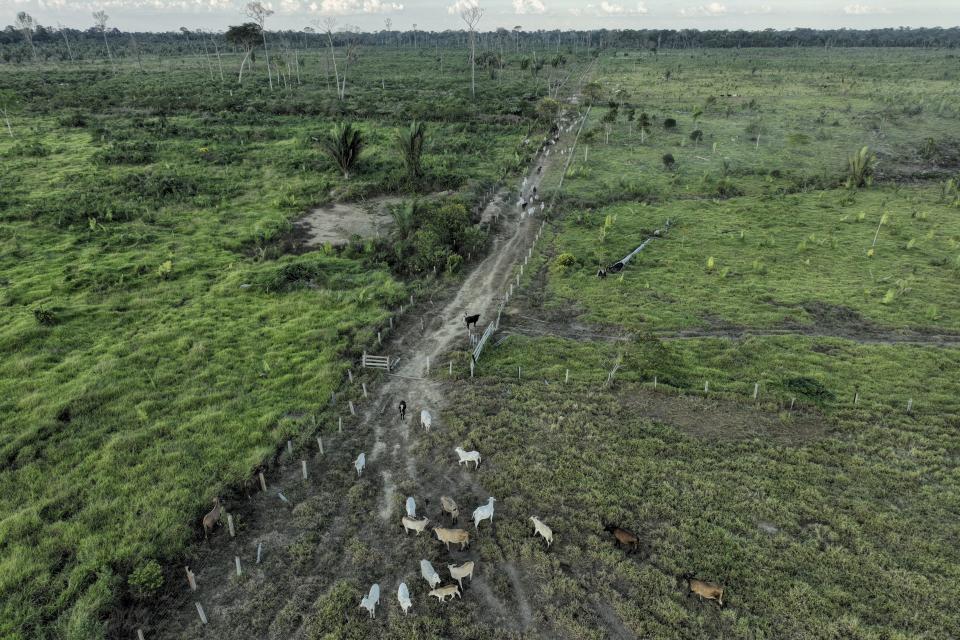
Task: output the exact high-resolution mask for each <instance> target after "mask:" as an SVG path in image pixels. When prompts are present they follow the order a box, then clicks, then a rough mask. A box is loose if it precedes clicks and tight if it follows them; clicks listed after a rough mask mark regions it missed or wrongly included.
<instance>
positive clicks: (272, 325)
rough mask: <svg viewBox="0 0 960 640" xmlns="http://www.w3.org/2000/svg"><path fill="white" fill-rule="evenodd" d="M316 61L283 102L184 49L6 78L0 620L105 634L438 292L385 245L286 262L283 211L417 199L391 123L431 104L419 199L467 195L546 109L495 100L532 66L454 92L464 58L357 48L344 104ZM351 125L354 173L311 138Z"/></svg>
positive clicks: (315, 424) (521, 150) (495, 171)
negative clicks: (440, 59)
mask: <svg viewBox="0 0 960 640" xmlns="http://www.w3.org/2000/svg"><path fill="white" fill-rule="evenodd" d="M452 57H453V56H451V58H452ZM322 61H323V56H321V55H319V54H316V55H310V56H307V57H306V58H305V71H304V85H303V86H302V87H299V88H293V89H290V90H285V91H279V90H278V91H276V92H273V93H269V92H268V91H267V90H266V89H265V88H264V85H265V84H266V78H262V77H253V76H251V78H250V80H249V81H246V82H245V84H244V85H243V87H235V86H232V85H231V86H227V87H221V86H219V83H213V82H209V81H208V80H207V79H206V77H205V70H204V69H203V67H198V66H197V61H196V60H190V61H184V60H173V61H171V60H169V59H165V60H163V61H162V62H161V61H157V62H156V66H155V65H154V63H153V61H150V60H147V61H146V62H145V66H146V68H147V72H146V73H144V74H139V73H136V72H135V71H134V70H133V68H132V67H129V66H128V67H126V68H124V69H123V70H122V71H121V73H120V74H118V75H112V74H110V73H107V72H106V71H105V70H103V69H98V68H97V65H96V64H94V65H77V66H76V68H72V69H65V68H61V67H44V68H42V69H40V70H35V69H32V68H18V69H11V70H10V72H9V73H6V74H4V77H3V79H2V80H0V94H3V95H16V96H17V100H14V101H12V102H11V103H10V112H11V120H12V124H13V127H14V133H15V136H16V138H14V139H10V138H9V137H2V138H0V185H2V187H3V189H2V195H0V220H2V227H0V274H2V278H0V305H2V306H3V307H4V308H5V309H6V310H7V313H6V314H5V318H6V322H4V324H3V326H2V327H0V353H2V354H3V358H2V359H0V398H2V399H0V414H2V415H3V416H4V419H3V421H2V425H0V442H2V443H3V444H2V447H0V459H2V461H3V463H2V464H0V482H2V484H3V486H4V487H5V490H4V491H3V494H2V496H0V550H2V553H0V556H2V558H3V560H2V562H0V568H2V570H3V571H2V577H0V603H2V604H0V636H2V637H4V638H24V639H25V638H45V637H64V638H84V639H87V638H93V637H100V636H102V634H103V632H104V622H103V620H104V619H105V618H106V617H107V616H108V615H109V614H110V613H111V611H112V610H113V608H114V607H119V606H121V605H122V604H123V603H125V602H126V603H129V602H130V601H131V599H132V598H133V597H134V594H133V593H131V590H130V589H129V588H128V585H127V577H128V575H130V574H131V573H132V572H133V571H134V570H135V569H137V568H138V567H139V566H142V565H144V564H145V563H146V562H148V561H149V560H152V559H157V560H160V561H161V562H164V561H165V560H168V559H169V558H172V557H174V556H176V555H177V554H178V553H179V552H180V551H181V550H182V549H184V548H185V546H186V545H187V544H189V543H190V542H191V541H192V540H193V539H194V538H195V537H196V535H197V531H198V526H197V518H198V517H199V516H200V514H202V513H203V512H204V511H205V510H206V509H207V508H208V505H209V503H210V500H211V499H212V498H213V496H214V495H217V494H218V493H219V492H221V491H222V490H223V489H224V487H226V486H229V485H233V484H237V483H239V482H241V481H243V480H244V479H246V478H247V477H248V475H249V473H250V469H251V468H253V467H254V466H255V465H257V464H258V463H260V462H262V461H264V460H265V459H268V458H269V457H271V455H272V454H273V453H274V452H275V451H276V449H277V447H278V444H279V443H281V442H282V441H284V440H286V439H287V438H290V437H297V436H302V437H308V436H309V435H310V434H311V432H313V431H315V430H317V429H318V428H319V429H323V428H330V425H333V424H335V420H334V418H333V416H332V414H330V412H329V410H328V406H327V402H328V399H329V398H330V396H331V393H332V392H333V391H334V390H336V389H337V388H338V387H339V385H340V381H341V379H342V378H343V374H344V372H345V369H346V367H347V366H349V363H350V362H351V361H352V360H353V359H354V358H355V357H356V356H357V355H358V354H359V352H360V351H361V350H363V349H364V348H367V347H369V346H371V345H373V344H374V340H375V339H376V329H377V327H379V326H383V325H385V324H386V318H387V316H388V315H389V314H391V313H393V311H394V310H395V309H396V307H397V306H398V304H400V303H401V302H403V301H404V300H405V299H407V297H408V295H409V294H410V293H411V292H415V291H416V290H418V289H420V288H423V287H431V286H433V285H432V284H431V282H430V281H429V280H425V281H408V282H403V281H400V280H399V279H398V278H397V277H396V276H395V275H394V273H393V272H392V271H391V270H390V268H389V267H388V266H387V264H386V263H385V262H384V261H383V259H382V255H381V254H382V251H381V247H380V246H379V245H378V244H377V243H376V242H372V241H371V242H360V243H351V244H350V245H349V246H347V247H346V248H344V249H341V250H335V251H329V250H327V251H320V252H314V253H311V254H308V255H306V256H300V257H294V256H288V255H284V254H283V244H282V242H281V241H282V239H283V237H284V235H285V234H287V233H289V232H290V231H291V225H292V221H293V220H294V219H296V218H297V217H298V216H299V215H301V214H302V213H303V212H304V211H305V210H307V209H309V208H310V207H313V206H316V205H318V204H323V203H325V202H328V201H330V200H333V199H338V200H340V199H363V198H367V197H370V196H375V195H380V194H385V193H388V194H398V195H405V196H411V195H413V193H414V189H413V188H412V185H410V184H409V183H408V181H407V180H406V179H405V171H404V169H403V165H402V161H401V159H400V157H399V156H398V155H397V154H396V152H395V151H394V149H393V142H392V140H393V136H394V134H395V132H396V131H399V130H401V129H402V128H404V127H407V126H408V125H409V121H410V119H412V118H413V117H415V116H417V115H419V116H420V117H422V118H423V119H425V120H426V121H427V122H426V126H427V132H428V144H427V148H426V150H425V155H424V165H425V167H424V168H425V173H426V175H427V178H426V179H425V182H424V183H423V184H422V185H420V188H421V190H423V191H437V190H450V191H451V193H452V194H453V195H452V196H451V198H454V199H459V200H462V201H465V202H466V203H468V204H470V203H473V202H475V200H476V194H477V193H478V192H479V190H480V189H481V188H483V187H484V186H486V185H490V184H492V183H494V182H496V181H497V180H499V179H501V178H502V177H503V176H505V175H507V174H509V173H510V172H511V171H512V170H514V169H515V168H516V167H517V166H518V164H519V163H520V162H522V161H523V160H524V159H525V157H526V155H527V153H529V152H528V151H526V147H525V146H524V145H523V144H522V140H523V139H524V138H525V137H527V136H531V135H535V134H536V132H537V131H538V129H537V127H538V125H537V124H536V123H535V122H534V121H533V120H532V118H531V117H530V114H532V109H531V110H530V114H527V113H526V112H524V111H519V112H510V111H509V109H510V108H509V107H507V111H504V108H505V105H509V104H516V103H517V102H516V98H517V97H518V96H523V95H525V94H526V92H527V91H528V90H530V85H529V83H528V82H527V81H526V79H525V77H524V76H523V75H522V74H520V73H519V71H517V72H514V73H509V74H505V76H506V77H505V78H504V80H503V81H502V83H501V82H497V81H493V80H490V79H481V82H480V83H479V89H478V93H479V95H480V96H481V99H480V101H479V102H478V103H477V104H476V105H475V104H473V103H472V102H471V101H470V100H469V98H468V93H466V92H467V91H468V88H467V87H468V85H463V87H462V89H463V90H462V91H450V90H449V88H450V87H451V86H452V85H453V84H454V83H456V82H462V81H463V80H464V79H465V78H466V76H464V75H463V73H464V70H465V67H464V64H463V62H462V60H459V58H458V59H457V61H456V62H454V64H450V62H449V61H448V62H447V64H446V66H445V72H444V74H442V75H440V74H438V73H435V72H434V71H429V70H428V69H426V68H425V65H424V62H423V60H422V59H421V55H419V54H414V53H410V52H404V53H402V54H397V55H394V54H393V53H390V52H385V53H383V54H382V55H381V54H380V53H378V54H377V55H364V56H362V57H361V61H360V62H359V63H358V65H357V67H356V68H355V69H352V70H351V81H350V85H349V86H348V95H349V98H348V100H347V101H346V102H345V103H343V104H340V103H338V102H337V101H336V99H335V98H334V97H333V92H332V89H331V90H330V91H327V89H326V88H325V85H324V83H323V79H322V78H321V77H320V76H319V74H320V73H321V68H322V67H321V66H320V65H321V64H322ZM233 62H239V58H237V60H236V61H233ZM230 63H231V59H228V60H227V61H226V62H225V64H230ZM575 68H576V65H575V64H572V65H571V67H570V68H568V69H566V70H557V73H558V74H559V73H564V74H565V73H570V72H571V71H573V69H575ZM38 75H39V76H42V78H43V79H44V83H42V84H43V87H42V88H41V87H40V85H39V83H38V82H37V76H38ZM257 76H259V74H257ZM391 78H393V79H394V80H396V81H395V82H394V81H391ZM381 81H383V83H382V82H381ZM384 85H385V86H386V87H387V88H386V89H384V88H383V86H384ZM508 97H510V98H511V99H508ZM438 101H439V103H441V104H440V106H439V107H438ZM428 107H429V108H428ZM344 118H349V119H351V120H352V121H353V122H354V123H355V124H356V125H357V126H358V127H359V128H360V129H361V130H362V131H363V133H364V136H365V138H366V149H365V151H364V154H363V156H362V159H361V161H360V165H359V167H358V169H357V171H356V175H355V176H353V177H352V178H351V180H350V181H348V182H346V183H345V182H344V181H342V180H341V179H340V178H339V172H338V171H337V169H336V168H335V167H334V166H333V165H332V163H331V162H330V161H329V160H327V159H326V158H324V156H323V155H322V153H321V152H320V149H319V148H318V147H317V145H316V144H315V143H314V141H313V137H315V136H316V135H317V134H318V133H319V132H323V131H326V130H328V129H329V128H330V127H331V126H332V125H333V123H334V122H337V121H339V120H341V119H344ZM304 261H307V262H309V265H308V267H309V268H308V269H307V272H304V271H303V269H304V266H303V265H304V264H305V263H304ZM302 273H307V276H304V277H302V278H300V277H298V276H297V274H302ZM141 596H143V594H141ZM147 596H149V594H147Z"/></svg>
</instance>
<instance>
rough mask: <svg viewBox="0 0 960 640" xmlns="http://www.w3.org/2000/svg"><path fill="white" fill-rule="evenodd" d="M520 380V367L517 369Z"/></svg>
mask: <svg viewBox="0 0 960 640" xmlns="http://www.w3.org/2000/svg"><path fill="white" fill-rule="evenodd" d="M519 379H520V367H517V380H519Z"/></svg>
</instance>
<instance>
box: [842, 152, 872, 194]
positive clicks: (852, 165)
mask: <svg viewBox="0 0 960 640" xmlns="http://www.w3.org/2000/svg"><path fill="white" fill-rule="evenodd" d="M876 162H877V157H876V156H875V155H874V154H873V153H872V152H871V151H870V147H863V148H862V149H860V151H858V152H857V153H855V154H853V155H851V156H850V157H849V158H848V159H847V183H846V184H847V188H848V189H855V188H858V187H864V186H869V185H870V184H872V183H873V167H874V165H875V164H876Z"/></svg>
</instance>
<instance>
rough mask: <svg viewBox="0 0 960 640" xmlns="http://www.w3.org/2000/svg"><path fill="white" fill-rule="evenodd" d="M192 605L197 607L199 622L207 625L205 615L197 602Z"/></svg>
mask: <svg viewBox="0 0 960 640" xmlns="http://www.w3.org/2000/svg"><path fill="white" fill-rule="evenodd" d="M193 604H195V605H197V614H198V615H199V616H200V622H202V623H203V624H207V614H205V613H204V612H203V607H202V606H200V603H199V602H194V603H193Z"/></svg>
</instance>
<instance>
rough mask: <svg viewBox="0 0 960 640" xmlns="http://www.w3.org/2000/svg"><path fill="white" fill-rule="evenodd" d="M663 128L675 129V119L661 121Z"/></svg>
mask: <svg viewBox="0 0 960 640" xmlns="http://www.w3.org/2000/svg"><path fill="white" fill-rule="evenodd" d="M663 128H664V129H676V128H677V121H676V120H675V119H673V118H667V119H666V120H664V121H663Z"/></svg>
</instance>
